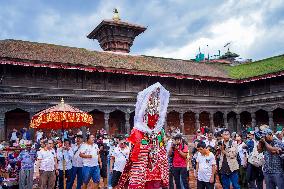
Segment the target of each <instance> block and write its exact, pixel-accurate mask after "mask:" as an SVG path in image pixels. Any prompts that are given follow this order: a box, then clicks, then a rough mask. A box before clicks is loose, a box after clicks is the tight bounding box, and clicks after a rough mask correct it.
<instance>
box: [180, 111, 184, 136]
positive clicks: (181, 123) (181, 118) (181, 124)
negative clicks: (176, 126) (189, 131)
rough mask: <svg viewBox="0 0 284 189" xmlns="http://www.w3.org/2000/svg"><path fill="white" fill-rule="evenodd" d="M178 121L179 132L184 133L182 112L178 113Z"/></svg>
mask: <svg viewBox="0 0 284 189" xmlns="http://www.w3.org/2000/svg"><path fill="white" fill-rule="evenodd" d="M179 122H180V126H181V132H182V134H184V122H183V112H180V113H179Z"/></svg>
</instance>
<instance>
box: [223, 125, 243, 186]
mask: <svg viewBox="0 0 284 189" xmlns="http://www.w3.org/2000/svg"><path fill="white" fill-rule="evenodd" d="M222 138H223V142H222V144H221V145H220V143H218V145H220V149H221V155H220V163H219V166H220V167H219V169H220V173H221V181H222V184H223V188H224V189H229V188H230V182H231V183H232V185H233V188H234V189H239V188H240V185H239V183H238V180H239V175H238V169H239V163H238V160H237V154H238V147H237V144H236V143H234V142H233V140H232V139H230V131H229V130H228V129H224V130H223V132H222Z"/></svg>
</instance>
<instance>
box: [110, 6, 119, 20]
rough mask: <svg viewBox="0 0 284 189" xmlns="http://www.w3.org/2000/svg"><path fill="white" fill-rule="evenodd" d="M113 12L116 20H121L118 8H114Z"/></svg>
mask: <svg viewBox="0 0 284 189" xmlns="http://www.w3.org/2000/svg"><path fill="white" fill-rule="evenodd" d="M113 13H114V14H113V17H112V19H113V20H114V21H120V17H119V14H118V10H117V8H115V9H113Z"/></svg>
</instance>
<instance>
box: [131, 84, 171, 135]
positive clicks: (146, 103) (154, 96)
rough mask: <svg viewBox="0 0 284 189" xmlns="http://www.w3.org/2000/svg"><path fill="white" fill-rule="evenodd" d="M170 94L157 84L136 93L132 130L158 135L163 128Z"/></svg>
mask: <svg viewBox="0 0 284 189" xmlns="http://www.w3.org/2000/svg"><path fill="white" fill-rule="evenodd" d="M169 97H170V93H169V91H167V90H166V89H165V88H164V87H163V86H162V85H161V84H160V83H159V82H158V83H155V84H153V85H151V86H149V87H148V88H146V89H144V90H143V91H141V92H139V93H138V96H137V102H136V108H135V117H134V128H136V129H137V130H139V131H142V132H145V133H158V132H160V131H161V129H162V128H163V126H164V123H165V117H166V114H167V107H168V104H169Z"/></svg>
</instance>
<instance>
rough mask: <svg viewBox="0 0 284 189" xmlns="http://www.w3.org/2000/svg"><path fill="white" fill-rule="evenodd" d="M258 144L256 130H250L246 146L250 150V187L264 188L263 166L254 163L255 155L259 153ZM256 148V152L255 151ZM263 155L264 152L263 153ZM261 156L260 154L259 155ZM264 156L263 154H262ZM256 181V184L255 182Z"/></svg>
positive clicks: (248, 177)
mask: <svg viewBox="0 0 284 189" xmlns="http://www.w3.org/2000/svg"><path fill="white" fill-rule="evenodd" d="M257 144H258V142H257V141H256V140H255V136H254V131H252V130H250V131H249V132H248V134H247V141H246V147H247V152H248V164H247V180H248V186H249V188H258V189H262V188H263V179H264V177H263V172H262V166H261V165H260V166H257V165H256V164H255V163H253V162H254V161H253V158H254V157H253V156H256V155H258V154H255V153H257V150H256V148H257ZM254 150H255V153H253V151H254ZM261 155H262V154H261ZM258 156H259V155H258ZM260 157H263V156H260ZM255 183H256V184H255Z"/></svg>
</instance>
